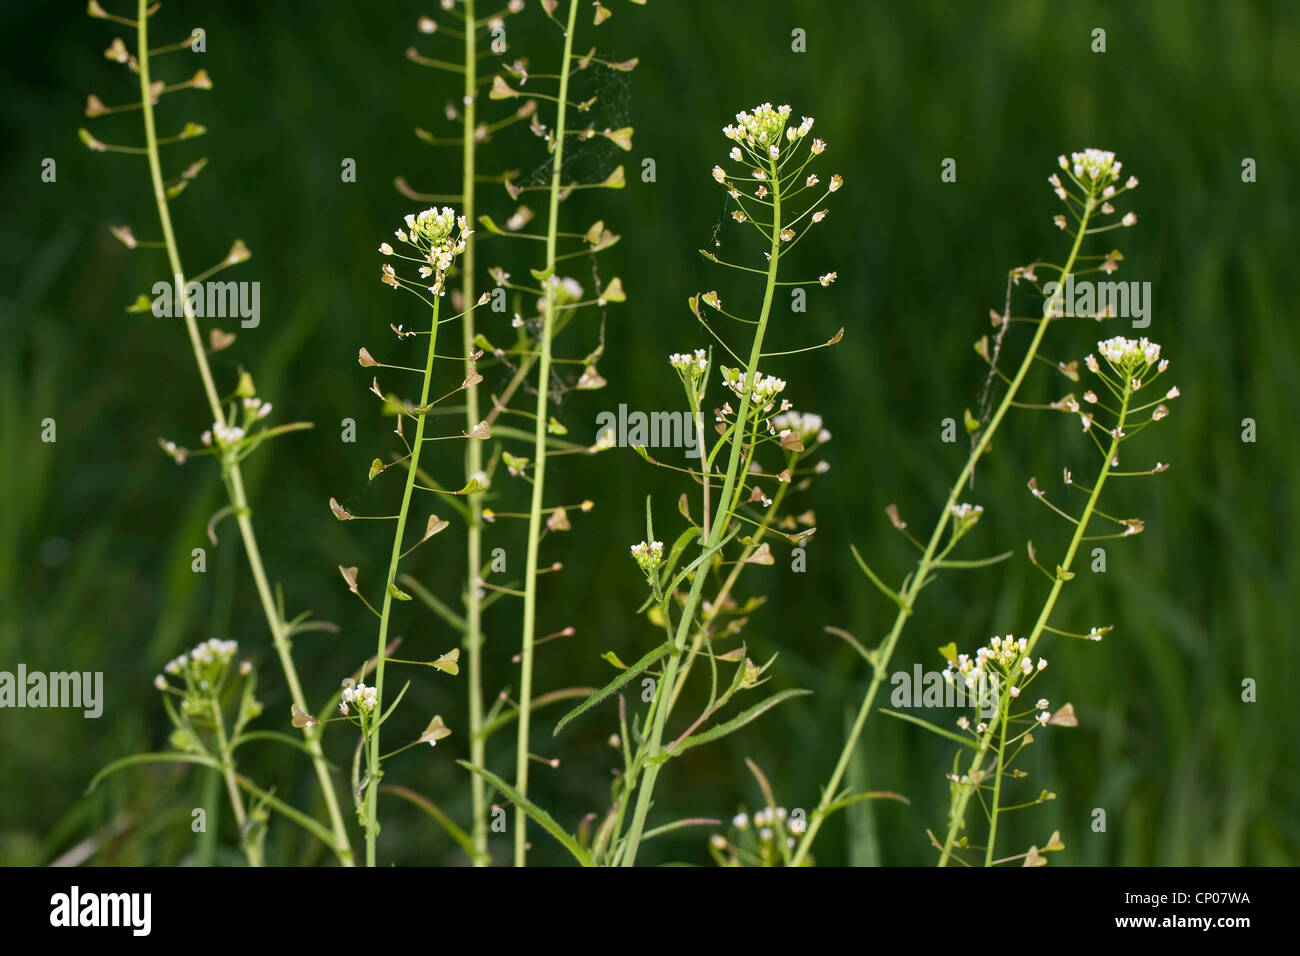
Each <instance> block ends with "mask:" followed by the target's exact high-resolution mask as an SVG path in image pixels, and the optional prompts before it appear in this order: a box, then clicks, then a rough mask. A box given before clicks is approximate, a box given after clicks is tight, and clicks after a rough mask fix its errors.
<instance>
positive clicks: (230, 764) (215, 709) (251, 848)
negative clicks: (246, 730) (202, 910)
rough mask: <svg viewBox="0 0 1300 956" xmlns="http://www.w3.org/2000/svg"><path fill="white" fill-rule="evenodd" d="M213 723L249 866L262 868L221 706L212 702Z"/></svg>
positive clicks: (231, 801)
mask: <svg viewBox="0 0 1300 956" xmlns="http://www.w3.org/2000/svg"><path fill="white" fill-rule="evenodd" d="M212 722H213V725H214V726H215V727H216V732H217V754H218V755H219V756H220V758H221V776H222V777H223V778H224V779H225V781H226V792H227V793H228V794H230V805H231V806H232V807H233V808H234V811H235V825H236V826H237V827H238V828H239V842H240V843H241V844H242V845H243V847H244V855H245V856H246V857H248V865H249V866H261V865H262V854H261V852H260V851H259V850H258V848H257V846H256V845H255V844H254V843H253V840H252V839H251V834H249V833H247V832H245V827H246V826H247V825H248V813H247V811H246V810H245V809H244V795H243V794H242V793H240V792H239V783H238V781H237V780H236V779H235V758H234V755H233V754H232V753H231V752H230V741H229V740H228V739H227V738H226V728H225V725H224V723H223V722H222V719H221V705H220V704H218V703H217V701H216V700H213V701H212Z"/></svg>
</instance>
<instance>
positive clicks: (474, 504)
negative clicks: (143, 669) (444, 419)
mask: <svg viewBox="0 0 1300 956" xmlns="http://www.w3.org/2000/svg"><path fill="white" fill-rule="evenodd" d="M477 35H478V31H477V30H476V29H475V28H474V0H465V107H464V109H465V113H464V116H465V122H464V129H463V140H464V146H463V154H462V155H463V162H462V164H461V186H460V191H461V204H462V206H463V207H464V208H463V210H462V212H463V213H464V215H465V221H466V222H468V223H469V224H470V226H471V227H472V226H473V225H474V222H475V219H474V189H475V183H474V173H475V170H476V169H477V163H476V159H477V153H476V145H477V141H476V140H475V138H474V125H475V121H476V120H475V107H476V105H477V104H476V102H475V99H476V97H477V95H478V90H477V89H476V87H477V85H478V51H477V48H476V43H475V40H476V38H477ZM474 243H475V239H474V236H473V235H471V236H470V237H469V239H467V240H466V242H465V252H464V253H463V254H462V256H461V264H460V267H461V294H462V297H463V299H464V303H463V305H464V308H465V310H466V311H465V317H464V319H463V320H462V321H463V323H464V324H463V325H462V326H461V328H462V330H463V334H462V342H463V346H464V350H465V354H466V355H469V354H470V353H472V352H473V351H474V336H475V328H474V312H473V311H472V310H473V308H474V300H475V295H474ZM478 398H479V395H478V386H477V385H471V386H470V387H469V388H468V389H466V390H465V423H466V428H465V430H466V431H472V430H473V429H474V426H476V425H477V424H478V422H479V417H478V410H479V403H478ZM482 469H483V445H482V443H481V442H477V441H471V442H469V443H468V444H467V445H466V448H465V481H466V482H467V483H468V481H469V479H470V476H471V475H475V474H478V472H480V471H482ZM467 504H468V505H469V531H468V534H467V536H466V539H465V556H466V560H465V564H466V572H467V574H468V576H469V580H468V584H467V591H466V594H465V649H466V651H467V652H468V656H469V733H470V744H469V760H470V763H472V764H473V765H474V766H476V767H482V766H485V765H486V761H487V741H486V740H485V739H484V738H483V735H482V734H481V733H480V731H481V730H482V729H483V599H482V594H481V592H480V590H479V586H478V576H479V573H480V572H481V571H482V569H483V520H482V514H483V505H482V502H481V500H480V498H479V496H478V495H470V496H469V500H468V502H467ZM469 786H470V801H471V813H472V816H471V821H472V825H471V827H470V830H471V834H472V837H473V841H474V865H475V866H482V865H484V864H485V863H486V862H487V860H488V852H487V835H488V819H487V818H488V803H487V782H486V781H485V780H484V779H483V778H482V777H480V776H479V775H478V774H476V773H474V774H470V781H469Z"/></svg>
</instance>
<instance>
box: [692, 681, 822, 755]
mask: <svg viewBox="0 0 1300 956" xmlns="http://www.w3.org/2000/svg"><path fill="white" fill-rule="evenodd" d="M811 693H812V691H810V690H802V689H800V688H792V689H791V690H783V691H781V693H779V694H773V695H772V696H771V697H768V698H767V699H766V700H761V701H759V702H758V703H757V704H755V705H754V706H753V707H751V708H749V710H747V711H745V712H744V713H741V714H738V715H737V716H735V717H732V718H731V719H730V720H728V721H725V722H723V723H721V724H718V725H716V726H714V727H710V728H709V729H708V730H705V731H701V732H700V733H698V734H692V735H691V736H689V737H687V738H686V739H685V740H683V741H682V742H681V745H680V746H679V747H678V748H677V749H676V750H674V751H673V752H672V754H669V755H668V756H676V755H677V754H680V753H681V752H682V751H684V750H690V749H691V748H692V747H698V746H700V744H707V743H711V742H713V741H715V740H718V739H719V738H721V737H725V736H727V734H730V733H732V732H733V731H737V730H739V729H740V728H741V727H744V726H745V725H746V724H748V723H750V722H751V721H754V720H757V719H758V718H759V717H761V716H762V715H763V714H765V713H766V712H767V711H769V710H771V709H772V708H773V707H775V706H776V705H777V704H780V703H783V702H784V701H787V700H789V699H790V698H791V697H803V696H804V695H806V694H811Z"/></svg>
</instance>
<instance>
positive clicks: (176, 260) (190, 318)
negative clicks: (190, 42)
mask: <svg viewBox="0 0 1300 956" xmlns="http://www.w3.org/2000/svg"><path fill="white" fill-rule="evenodd" d="M147 7H148V4H147V2H146V0H139V5H138V13H137V16H138V18H139V19H138V21H137V27H136V30H137V38H138V45H139V49H138V50H137V57H138V59H139V63H140V104H141V107H142V109H141V112H142V113H143V115H144V135H145V149H146V153H147V155H148V160H149V175H150V178H151V179H152V181H153V193H154V204H155V205H156V206H157V208H158V221H159V224H160V225H161V227H162V233H163V242H164V244H165V245H166V247H167V261H168V263H169V265H170V266H171V272H172V277H173V280H174V281H175V282H176V283H178V285H179V287H180V288H181V289H183V288H184V287H185V271H184V269H183V268H182V267H181V257H180V251H179V247H178V246H177V244H176V236H175V233H174V231H173V230H172V220H171V212H170V209H169V207H168V201H167V191H166V189H165V187H164V186H163V176H162V162H161V160H160V159H159V154H158V134H157V131H156V127H155V125H154V112H153V98H152V96H151V94H150V92H149V26H148V11H147ZM181 299H182V306H183V309H182V311H183V313H184V316H185V330H186V333H187V334H188V336H189V340H190V349H191V351H193V353H194V361H195V364H196V365H197V366H198V370H199V378H200V379H202V381H203V392H204V395H205V396H206V397H207V400H208V407H209V410H210V411H211V413H212V419H213V421H221V420H223V418H222V410H221V398H220V396H219V395H218V393H217V388H216V385H215V383H214V382H213V379H212V370H211V368H209V366H208V357H207V352H206V351H205V350H204V347H203V340H202V338H201V337H200V335H199V326H198V320H197V319H196V318H195V316H194V312H193V310H192V309H191V308H190V303H189V297H188V296H181ZM221 469H222V477H223V479H224V483H225V485H226V490H227V493H228V495H229V498H230V504H231V506H232V508H233V509H234V512H235V516H236V521H237V523H238V525H239V534H240V537H241V538H242V539H243V542H244V552H245V554H247V556H248V564H249V568H250V570H251V571H252V573H253V581H254V583H255V584H256V586H257V595H258V598H259V599H260V600H261V603H262V611H263V613H264V614H265V615H266V623H267V625H268V627H269V628H270V631H271V642H272V643H273V644H274V645H275V652H276V655H277V656H278V657H279V658H280V667H281V669H282V670H283V671H284V676H285V681H286V682H287V683H288V685H289V694H290V697H291V698H292V700H293V703H294V704H295V705H296V706H297V707H298V709H299V710H301V711H302V712H303V713H308V712H309V711H308V708H307V701H306V698H305V697H304V696H303V692H302V685H301V684H300V682H299V680H298V670H297V668H296V667H295V666H294V663H293V656H292V652H291V649H290V643H289V634H288V630H289V629H288V626H287V625H286V623H285V621H284V618H283V616H282V615H281V614H280V611H279V609H278V608H277V607H276V603H275V598H274V596H273V595H272V592H271V586H270V584H269V582H268V581H267V577H266V571H265V569H264V568H263V566H262V553H261V550H260V549H259V548H258V544H257V537H256V536H255V535H254V533H253V522H252V517H251V515H252V512H251V510H250V509H249V507H248V496H247V494H246V493H245V491H244V477H243V473H242V471H241V470H240V467H239V464H238V463H237V462H235V461H232V460H230V459H229V458H226V457H223V458H222V462H221ZM319 735H320V725H317V726H316V727H314V728H312V727H308V728H304V730H303V739H304V742H305V744H306V746H307V749H308V752H309V753H310V755H311V762H312V766H313V768H314V769H315V771H316V779H317V781H318V782H319V783H320V788H321V795H322V796H323V797H324V799H325V807H326V810H327V811H328V813H329V818H330V827H331V830H332V832H333V837H334V839H333V845H332V847H331V849H333V851H334V853H335V855H337V856H338V858H339V862H340V863H342V864H343V865H344V866H352V863H353V860H352V845H351V843H350V842H349V840H348V832H347V828H346V827H345V826H344V825H343V815H342V813H341V812H340V811H339V802H338V796H337V794H336V793H335V792H334V784H333V782H332V781H331V780H330V775H329V768H328V767H327V766H326V764H325V756H324V754H323V753H322V751H321V746H320V736H319Z"/></svg>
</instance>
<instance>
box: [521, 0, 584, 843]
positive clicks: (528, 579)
mask: <svg viewBox="0 0 1300 956" xmlns="http://www.w3.org/2000/svg"><path fill="white" fill-rule="evenodd" d="M577 18H578V0H569V20H568V26H567V27H566V28H565V31H564V60H563V61H562V65H561V67H560V96H559V104H558V106H557V110H556V118H555V154H554V157H553V159H552V161H551V190H550V213H549V221H548V223H547V227H546V266H545V273H546V276H547V279H546V307H545V311H544V313H543V316H542V335H541V339H542V341H541V345H542V356H541V359H540V360H539V361H538V368H537V420H536V422H535V427H534V432H533V461H534V471H533V497H532V503H531V505H530V507H529V513H528V559H527V566H526V569H525V572H524V574H525V579H524V580H525V584H524V622H523V635H522V640H521V645H522V647H521V649H520V656H519V668H520V675H519V728H518V731H519V736H518V746H517V747H516V752H515V789H517V790H518V791H519V794H520V796H524V797H526V796H528V760H529V758H528V755H529V752H530V751H529V746H528V744H529V740H528V735H529V729H530V726H529V725H530V724H531V717H532V714H531V709H532V696H533V643H534V638H535V637H536V632H537V550H538V545H539V543H540V541H541V529H542V496H543V493H544V491H545V487H546V423H547V420H548V415H547V413H548V411H549V404H550V380H551V339H552V336H553V335H554V332H555V281H556V278H555V262H556V259H555V247H556V239H557V233H558V230H559V216H560V170H561V167H562V165H563V163H564V138H565V136H566V135H567V133H566V129H567V128H566V126H565V119H566V117H565V113H566V111H567V107H568V98H569V69H570V63H571V61H572V58H573V31H574V27H575V25H576V23H577ZM527 828H528V815H527V814H526V813H524V808H523V807H522V806H517V807H515V866H525V865H526V864H527V854H528V832H527Z"/></svg>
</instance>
